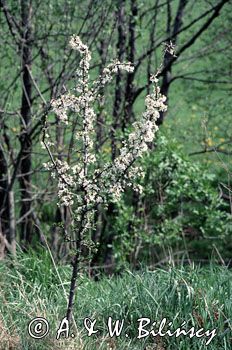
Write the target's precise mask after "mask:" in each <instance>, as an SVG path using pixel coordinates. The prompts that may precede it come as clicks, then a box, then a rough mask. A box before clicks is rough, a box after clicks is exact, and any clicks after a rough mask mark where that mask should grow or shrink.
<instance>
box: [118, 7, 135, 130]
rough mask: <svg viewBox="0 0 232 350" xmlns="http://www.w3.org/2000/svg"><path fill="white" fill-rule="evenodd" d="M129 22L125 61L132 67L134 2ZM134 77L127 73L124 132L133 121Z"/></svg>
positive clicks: (133, 55) (133, 58)
mask: <svg viewBox="0 0 232 350" xmlns="http://www.w3.org/2000/svg"><path fill="white" fill-rule="evenodd" d="M130 11H131V13H130V20H129V42H128V51H127V59H128V61H129V62H131V63H132V65H134V63H135V29H136V16H137V14H138V8H137V3H136V1H135V0H131V2H130ZM134 77H135V74H134V73H133V72H132V73H128V75H127V81H126V90H125V105H124V108H125V115H124V120H123V124H122V129H123V130H124V129H125V128H126V126H127V125H128V123H130V122H131V120H133V119H134V118H133V99H134V86H133V82H134Z"/></svg>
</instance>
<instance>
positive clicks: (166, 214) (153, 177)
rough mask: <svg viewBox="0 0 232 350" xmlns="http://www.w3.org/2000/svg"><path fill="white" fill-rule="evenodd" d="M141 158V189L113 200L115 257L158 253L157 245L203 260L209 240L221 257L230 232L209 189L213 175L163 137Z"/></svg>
mask: <svg viewBox="0 0 232 350" xmlns="http://www.w3.org/2000/svg"><path fill="white" fill-rule="evenodd" d="M141 163H142V166H143V168H144V169H145V176H144V179H143V181H142V182H140V184H141V185H142V186H143V188H144V191H143V193H142V194H140V195H138V194H135V193H131V194H130V195H127V196H125V197H124V198H123V200H122V201H121V202H120V204H119V211H118V217H117V220H116V227H115V229H116V231H117V240H115V249H116V253H115V256H116V258H117V259H118V260H119V261H120V260H121V262H124V263H125V262H126V261H130V262H132V261H133V260H135V259H137V258H138V257H139V258H140V259H141V258H142V260H143V259H145V258H146V257H145V254H144V252H145V251H148V252H149V250H150V249H152V255H153V256H154V254H157V256H159V254H160V253H161V247H162V248H171V249H172V250H173V251H174V252H175V251H177V250H178V251H188V253H190V255H191V256H194V257H195V258H199V257H200V258H203V259H204V258H209V256H210V254H211V252H212V249H213V247H214V245H216V246H217V249H218V250H219V251H220V252H221V253H222V255H223V256H224V257H226V256H227V254H228V255H229V250H228V251H226V250H225V246H228V244H229V242H230V237H231V233H232V227H231V215H230V214H229V211H228V209H229V208H228V207H227V205H226V204H225V203H224V202H223V201H222V200H221V199H220V198H219V193H218V191H217V190H215V182H216V179H215V176H214V175H213V174H210V173H208V172H207V171H206V170H204V169H203V167H202V166H200V165H199V164H197V163H193V162H192V161H191V160H190V159H189V158H188V157H187V156H185V155H184V152H183V151H182V150H181V148H180V146H179V145H178V144H177V143H176V142H175V141H172V142H170V141H167V139H166V138H165V137H164V136H160V137H159V138H158V141H157V145H156V146H155V148H154V152H152V153H151V154H150V155H148V156H147V157H146V158H144V159H143V160H142V161H141ZM229 246H230V245H229ZM229 246H228V248H230V247H229ZM145 247H146V248H147V249H146V250H145V249H144V248H145ZM137 249H139V250H140V253H139V255H138V252H137V253H136V251H137ZM154 251H156V253H155V252H154ZM136 254H137V258H136V257H135V255H136ZM162 254H163V253H162Z"/></svg>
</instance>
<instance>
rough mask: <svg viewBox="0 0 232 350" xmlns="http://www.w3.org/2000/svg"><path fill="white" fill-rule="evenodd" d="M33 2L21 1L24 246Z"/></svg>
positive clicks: (29, 224) (28, 229) (29, 218)
mask: <svg viewBox="0 0 232 350" xmlns="http://www.w3.org/2000/svg"><path fill="white" fill-rule="evenodd" d="M31 11H32V8H31V1H28V0H21V19H22V29H23V37H22V41H21V42H22V44H21V50H22V84H23V91H22V102H21V136H20V142H21V148H22V158H21V163H20V180H19V182H20V190H21V211H20V216H21V217H22V222H21V232H20V236H21V240H22V241H23V243H24V245H25V246H26V245H28V244H30V243H31V241H32V235H33V215H32V197H31V175H30V173H31V161H32V160H31V151H32V142H31V137H30V133H29V131H30V127H31V102H32V81H31V77H30V72H29V71H30V69H31V62H32V47H31V37H32V31H31Z"/></svg>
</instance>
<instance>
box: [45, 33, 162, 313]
mask: <svg viewBox="0 0 232 350" xmlns="http://www.w3.org/2000/svg"><path fill="white" fill-rule="evenodd" d="M70 46H71V48H72V49H73V50H77V51H78V52H79V54H80V56H81V61H80V64H79V68H78V69H77V71H76V85H75V88H74V89H73V91H72V92H66V93H64V94H63V95H61V96H59V98H57V99H55V100H52V102H51V104H52V108H53V111H54V112H55V115H56V118H57V119H56V123H51V124H50V125H49V124H48V121H47V123H46V125H45V132H44V139H43V141H44V145H45V147H46V148H47V150H48V153H49V155H50V162H49V163H47V164H46V167H47V168H48V169H50V170H51V171H52V175H53V176H54V177H56V178H57V179H58V197H59V205H65V206H68V207H70V208H71V209H72V213H73V214H74V221H75V226H74V231H75V241H76V258H75V261H74V268H76V265H77V264H78V263H79V258H80V256H81V249H82V245H83V240H84V237H85V234H86V233H87V232H88V231H89V229H90V228H92V227H93V216H94V211H95V209H96V207H97V205H99V204H100V203H102V204H103V205H107V203H109V201H115V200H116V201H117V200H119V199H120V196H121V194H122V193H123V191H124V190H125V188H126V187H128V186H129V187H133V188H136V189H137V190H139V191H140V190H141V188H140V187H139V186H137V187H136V184H135V179H136V177H137V176H138V175H141V174H142V169H140V168H139V167H137V166H136V165H135V161H136V160H137V159H138V158H140V157H141V156H142V155H143V154H144V152H146V151H147V150H148V143H151V142H152V141H153V139H154V135H155V132H156V131H157V129H158V127H157V125H156V121H157V119H158V118H159V112H164V111H166V108H167V107H166V104H165V100H166V98H165V96H162V95H161V94H160V89H159V87H158V86H157V83H158V79H157V76H156V75H155V76H152V77H151V83H152V84H153V91H152V93H151V94H149V95H147V96H146V98H145V106H146V110H145V112H144V113H143V114H142V115H141V116H140V118H139V120H138V121H135V122H134V124H133V125H132V126H133V129H132V131H131V132H130V134H129V135H128V137H127V139H125V140H124V141H123V142H122V147H121V149H120V150H119V154H118V156H117V157H116V158H115V159H114V160H112V161H109V162H105V161H104V160H103V157H101V156H98V157H97V156H96V148H95V147H94V143H95V142H97V141H98V140H97V136H96V130H97V125H96V123H97V118H96V112H95V109H96V108H95V106H96V104H97V103H98V102H99V101H100V99H101V98H102V96H101V94H100V91H102V87H104V86H105V85H106V84H108V83H109V82H110V81H111V80H112V79H113V76H114V75H115V74H117V73H118V72H119V71H126V72H128V73H130V72H133V67H132V65H131V63H130V62H128V63H124V62H119V61H118V60H115V61H113V62H112V63H110V64H109V65H108V66H107V67H106V68H104V69H103V71H102V74H101V75H100V76H99V77H98V78H97V79H95V80H94V81H91V80H90V74H89V73H90V61H91V53H90V51H89V49H88V47H87V46H86V45H85V44H83V43H82V41H81V39H80V38H79V37H78V36H75V35H74V36H72V38H71V40H70ZM57 123H59V124H61V123H63V124H64V125H65V128H66V139H65V151H63V154H62V156H60V154H57V150H56V146H55V140H54V138H55V133H54V132H53V129H52V125H55V126H56V124H57ZM67 130H69V132H67ZM74 275H76V276H77V271H76V272H75V271H74ZM74 289H75V278H74V277H73V284H72V286H71V290H72V293H71V291H70V293H71V294H74V293H73V290H74ZM70 304H72V301H71V302H70ZM70 309H71V306H70ZM69 316H70V310H69V313H68V314H67V317H69Z"/></svg>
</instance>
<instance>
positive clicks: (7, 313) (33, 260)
mask: <svg viewBox="0 0 232 350" xmlns="http://www.w3.org/2000/svg"><path fill="white" fill-rule="evenodd" d="M58 275H59V276H58ZM231 277H232V273H231V271H230V270H228V269H227V268H219V267H215V266H213V265H212V266H210V267H207V268H199V267H196V266H195V267H185V268H184V267H179V268H167V269H166V270H164V269H162V270H155V271H143V272H139V273H131V272H129V271H125V272H124V274H123V275H122V276H117V277H112V278H105V277H103V278H102V279H101V280H100V281H99V282H94V281H92V280H90V279H88V278H87V277H85V276H81V279H80V281H79V287H78V289H77V300H76V304H75V315H74V318H75V321H76V326H77V328H76V327H75V326H74V325H73V326H72V327H71V330H70V334H71V333H73V334H75V338H72V337H70V338H69V339H66V340H65V339H63V338H62V339H59V340H56V339H55V338H56V334H57V329H58V328H59V324H60V321H61V320H62V319H63V317H64V315H65V307H66V301H65V296H64V290H65V291H68V287H69V283H68V281H69V278H70V268H69V267H63V266H57V270H56V269H55V267H54V266H53V264H52V262H51V260H50V257H49V255H47V254H44V255H42V256H35V255H29V256H26V255H22V256H20V257H19V258H18V259H17V260H16V261H15V262H14V264H13V263H12V262H10V261H6V262H4V263H3V262H2V263H1V264H0V349H2V350H3V349H4V350H5V349H30V350H37V349H38V350H39V349H57V350H58V349H69V350H70V349H78V350H82V349H87V350H95V349H96V350H97V349H102V350H103V349H112V350H113V349H119V350H123V349H131V350H145V349H146V350H148V349H149V350H153V349H159V350H166V349H180V350H188V349H193V350H194V349H213V350H220V349H227V350H228V349H232V347H231V340H232V335H231V320H230V317H231V315H232V301H231V292H232V278H231ZM61 281H62V283H61ZM62 285H63V286H62ZM36 316H40V317H44V318H46V319H47V320H48V321H49V325H50V332H49V334H48V335H47V336H46V337H45V338H44V339H43V340H38V339H37V340H36V339H33V338H31V337H30V336H29V335H28V332H27V329H28V322H29V321H30V320H32V319H33V318H34V317H36ZM109 316H111V317H112V318H113V320H116V319H120V320H122V319H124V327H123V332H122V334H121V336H120V337H118V338H116V337H113V338H110V337H109V335H107V329H106V323H107V320H108V318H109ZM85 317H90V318H91V319H92V320H93V319H96V320H97V321H96V325H95V329H98V330H99V332H98V334H97V335H93V336H91V337H88V336H87V331H86V330H85V329H84V327H83V319H84V318H85ZM141 317H147V318H150V319H151V322H154V321H157V323H156V326H154V327H152V328H153V329H155V330H157V329H158V326H159V323H160V321H161V320H162V319H163V318H167V320H168V322H170V321H172V322H173V325H172V326H170V327H166V328H165V330H164V331H163V332H165V331H166V330H167V329H170V330H172V331H174V330H175V329H176V328H178V327H180V326H181V324H182V323H183V322H184V321H186V324H185V327H184V326H183V327H182V329H183V328H185V329H190V328H191V327H192V326H195V329H196V330H197V329H200V328H204V330H212V329H213V328H216V329H217V335H216V337H215V338H214V339H213V340H212V341H211V343H210V344H209V345H208V346H206V345H205V343H206V341H207V339H209V338H207V337H203V338H196V337H193V338H192V339H189V337H188V336H183V335H182V336H180V337H178V338H176V337H169V336H168V335H166V336H164V337H159V336H156V337H153V336H149V337H147V338H146V339H145V338H142V339H136V337H137V336H138V334H139V332H138V325H139V323H138V321H137V320H138V319H139V318H141ZM146 329H149V327H147V328H146ZM126 334H127V336H126Z"/></svg>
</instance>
